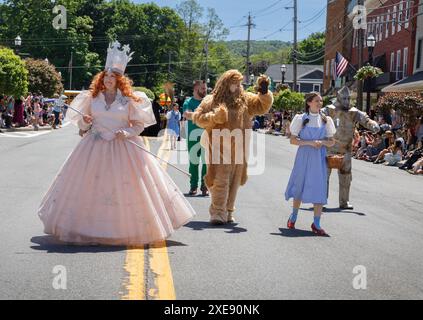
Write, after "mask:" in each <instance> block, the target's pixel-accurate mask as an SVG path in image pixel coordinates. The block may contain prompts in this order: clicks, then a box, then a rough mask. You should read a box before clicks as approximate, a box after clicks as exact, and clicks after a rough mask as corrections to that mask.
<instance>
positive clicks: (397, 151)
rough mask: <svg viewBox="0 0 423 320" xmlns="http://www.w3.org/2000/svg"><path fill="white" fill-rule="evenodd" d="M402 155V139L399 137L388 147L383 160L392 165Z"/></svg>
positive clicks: (399, 159) (400, 158) (398, 160)
mask: <svg viewBox="0 0 423 320" xmlns="http://www.w3.org/2000/svg"><path fill="white" fill-rule="evenodd" d="M402 156H403V141H402V140H401V139H397V140H395V145H394V146H393V147H392V146H391V147H389V152H388V153H386V154H385V156H384V161H385V162H386V165H388V166H394V165H396V164H397V163H398V162H400V161H401V160H402Z"/></svg>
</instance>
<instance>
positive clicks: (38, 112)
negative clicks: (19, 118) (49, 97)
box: [32, 97, 43, 131]
mask: <svg viewBox="0 0 423 320" xmlns="http://www.w3.org/2000/svg"><path fill="white" fill-rule="evenodd" d="M33 112H34V118H33V123H32V125H33V126H34V130H35V131H38V126H39V125H40V124H42V122H43V118H42V108H41V103H40V98H38V97H36V98H35V99H34V104H33Z"/></svg>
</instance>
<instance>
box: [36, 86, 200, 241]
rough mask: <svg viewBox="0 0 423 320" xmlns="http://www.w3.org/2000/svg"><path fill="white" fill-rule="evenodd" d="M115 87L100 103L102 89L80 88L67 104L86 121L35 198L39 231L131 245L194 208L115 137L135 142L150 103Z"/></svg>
mask: <svg viewBox="0 0 423 320" xmlns="http://www.w3.org/2000/svg"><path fill="white" fill-rule="evenodd" d="M135 94H136V95H137V97H139V98H141V99H142V100H141V101H140V102H136V101H135V100H134V99H131V98H128V97H125V96H123V95H122V94H121V92H120V91H118V93H117V97H116V100H115V102H114V103H113V104H112V105H111V106H109V107H107V106H106V101H105V98H104V95H103V94H102V93H100V94H99V95H98V96H97V97H96V98H93V97H92V94H91V92H89V91H84V92H82V93H81V94H80V95H79V96H78V97H77V98H75V100H74V101H73V102H72V104H71V107H73V108H75V109H77V110H80V111H81V112H82V113H83V114H89V115H91V116H92V117H93V119H94V120H93V125H92V127H91V129H90V130H89V131H88V133H87V134H86V135H85V136H84V137H83V138H82V140H81V142H80V143H79V144H78V145H77V147H76V148H75V149H74V150H73V152H72V153H71V155H70V156H69V158H68V159H67V160H66V162H65V164H64V165H63V167H62V168H61V170H60V172H59V174H58V175H57V177H56V178H55V180H54V181H53V184H52V185H51V187H50V189H49V190H48V192H47V194H46V195H45V196H44V199H43V200H42V203H41V206H40V208H39V211H38V214H39V217H40V218H41V220H42V222H43V224H44V231H45V233H47V234H51V235H54V236H55V237H57V238H58V239H59V240H61V241H64V242H70V243H75V244H104V245H127V246H136V245H144V244H148V243H152V242H154V241H158V240H163V239H166V238H167V237H169V236H170V235H171V234H172V233H173V232H174V231H175V229H177V228H179V227H181V226H183V225H184V224H186V223H187V222H188V221H190V220H191V219H192V217H193V216H194V215H195V212H194V210H193V209H192V207H191V205H190V204H189V203H188V201H187V200H186V199H185V197H184V196H183V194H182V193H181V191H180V190H179V188H178V187H177V186H176V185H175V183H174V182H173V180H172V179H171V178H170V176H169V175H168V174H167V173H166V171H165V170H164V169H163V168H162V167H161V165H160V163H159V162H158V161H157V160H156V159H155V158H154V157H153V156H151V155H149V154H148V153H146V152H145V151H143V150H141V149H139V148H138V147H136V146H134V145H132V144H130V143H128V142H127V141H125V139H117V138H115V134H114V132H115V131H117V130H120V129H123V130H124V132H125V135H126V136H127V139H130V140H132V141H135V142H136V143H137V144H140V145H142V146H143V140H142V139H141V138H140V137H139V134H140V133H141V132H142V131H143V130H144V128H145V127H148V126H151V125H154V124H155V123H156V120H155V117H154V113H153V110H152V107H151V103H150V101H149V100H148V98H147V96H146V95H145V94H144V93H141V92H136V93H135ZM67 117H68V119H70V120H71V121H72V122H73V123H74V124H77V125H78V126H79V127H80V129H82V130H88V129H89V125H87V124H86V123H85V122H84V121H83V120H82V116H81V115H80V114H78V113H77V112H75V111H73V110H71V109H69V111H68V115H67Z"/></svg>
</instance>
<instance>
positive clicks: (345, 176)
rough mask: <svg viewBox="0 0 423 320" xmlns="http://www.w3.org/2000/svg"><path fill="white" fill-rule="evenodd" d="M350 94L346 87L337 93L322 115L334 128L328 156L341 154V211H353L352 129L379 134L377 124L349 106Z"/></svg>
mask: <svg viewBox="0 0 423 320" xmlns="http://www.w3.org/2000/svg"><path fill="white" fill-rule="evenodd" d="M350 100H351V93H350V91H349V89H348V88H347V87H343V88H342V89H340V90H339V91H338V94H337V97H336V102H335V103H334V104H332V105H329V106H327V107H326V108H324V109H323V113H324V114H326V115H327V116H330V117H331V118H332V119H333V121H334V123H335V126H336V134H335V136H334V138H335V140H336V144H335V145H334V146H333V147H332V148H329V149H328V155H334V154H343V155H344V162H343V165H342V168H341V169H340V170H338V176H339V207H340V208H341V209H353V206H352V205H351V204H350V202H349V200H350V187H351V181H352V173H351V169H352V163H351V157H352V156H351V152H352V141H353V138H354V129H355V127H356V125H357V123H359V124H360V125H362V126H363V127H365V128H367V129H369V130H371V131H372V132H374V133H377V132H379V130H380V128H379V125H378V124H377V122H375V121H373V120H371V119H370V118H369V116H368V115H367V114H366V113H365V112H362V111H360V110H358V109H357V108H355V107H352V106H351V104H350ZM331 171H332V170H331V169H329V170H328V184H329V179H330V175H331Z"/></svg>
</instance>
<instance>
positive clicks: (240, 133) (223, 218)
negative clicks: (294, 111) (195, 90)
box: [192, 70, 273, 224]
mask: <svg viewBox="0 0 423 320" xmlns="http://www.w3.org/2000/svg"><path fill="white" fill-rule="evenodd" d="M242 80H243V76H242V74H241V73H240V72H239V71H237V70H229V71H227V72H225V73H224V74H223V75H222V76H221V77H220V79H219V80H218V81H217V83H216V87H215V89H214V90H213V92H212V94H211V95H209V96H207V97H206V98H205V99H204V100H203V102H202V103H201V104H200V106H199V107H198V108H197V109H196V111H195V112H194V113H193V115H192V119H193V122H194V123H195V124H197V125H198V126H199V127H202V128H204V129H205V130H204V133H203V137H202V144H203V146H204V148H205V150H206V163H207V175H206V176H205V178H204V180H205V184H206V186H207V188H208V189H209V191H210V193H211V205H210V209H209V211H210V222H211V223H212V224H224V223H227V222H229V223H231V222H234V218H233V212H234V211H235V200H236V195H237V192H238V188H239V187H240V186H243V185H244V184H245V183H246V182H247V178H248V176H247V167H248V163H247V158H248V155H247V152H248V144H249V139H248V138H249V131H247V129H251V128H252V118H253V117H254V116H255V115H262V114H265V113H267V112H268V111H269V109H270V108H271V106H272V104H273V95H272V93H271V92H269V91H268V86H269V80H268V78H267V77H266V76H261V77H259V79H258V81H257V84H258V87H259V91H260V92H259V94H252V93H247V92H245V91H244V90H243V88H242V87H241V86H240V83H241V81H242ZM235 84H237V85H238V86H240V88H239V90H238V91H237V92H235V93H232V92H231V90H230V87H231V85H235ZM216 133H217V136H218V139H219V140H217V141H216ZM225 134H226V135H225ZM219 135H220V136H219ZM225 137H226V138H229V139H225ZM238 138H242V139H240V140H242V143H241V147H240V144H239V143H238V141H237V139H238ZM225 141H226V142H228V141H229V143H225ZM216 160H217V161H216Z"/></svg>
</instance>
